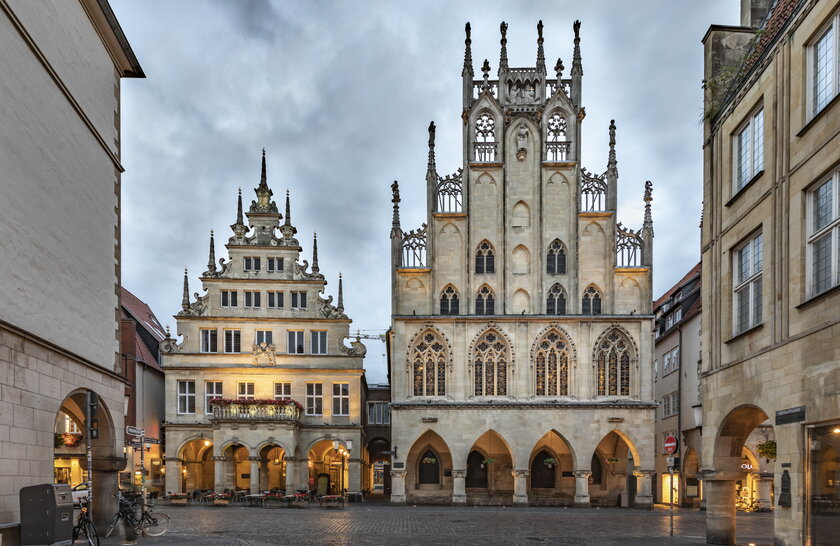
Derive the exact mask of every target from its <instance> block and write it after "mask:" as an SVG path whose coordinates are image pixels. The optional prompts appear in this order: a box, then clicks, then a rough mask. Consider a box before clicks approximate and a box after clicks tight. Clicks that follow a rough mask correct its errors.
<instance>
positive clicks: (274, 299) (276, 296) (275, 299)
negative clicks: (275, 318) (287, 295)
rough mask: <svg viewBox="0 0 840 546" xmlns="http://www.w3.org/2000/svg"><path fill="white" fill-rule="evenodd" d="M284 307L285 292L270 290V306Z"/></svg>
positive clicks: (274, 307) (272, 307)
mask: <svg viewBox="0 0 840 546" xmlns="http://www.w3.org/2000/svg"><path fill="white" fill-rule="evenodd" d="M281 307H283V292H277V291H275V290H269V292H268V308H269V309H280V308H281Z"/></svg>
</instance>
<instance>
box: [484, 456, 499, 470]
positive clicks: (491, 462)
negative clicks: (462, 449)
mask: <svg viewBox="0 0 840 546" xmlns="http://www.w3.org/2000/svg"><path fill="white" fill-rule="evenodd" d="M495 462H496V459H494V458H493V457H485V459H484V460H483V461H481V468H484V465H488V464H493V463H495Z"/></svg>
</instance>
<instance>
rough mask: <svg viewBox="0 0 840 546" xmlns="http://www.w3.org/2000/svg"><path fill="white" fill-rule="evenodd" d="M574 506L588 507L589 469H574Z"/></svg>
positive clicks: (590, 473) (589, 504)
mask: <svg viewBox="0 0 840 546" xmlns="http://www.w3.org/2000/svg"><path fill="white" fill-rule="evenodd" d="M574 475H575V508H589V507H590V506H592V503H591V502H590V501H589V476H591V475H592V471H591V470H575V471H574Z"/></svg>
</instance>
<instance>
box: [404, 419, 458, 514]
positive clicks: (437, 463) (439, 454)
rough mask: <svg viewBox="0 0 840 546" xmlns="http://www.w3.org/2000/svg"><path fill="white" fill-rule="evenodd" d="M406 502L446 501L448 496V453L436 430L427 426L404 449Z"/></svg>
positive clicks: (450, 489) (449, 486) (450, 455)
mask: <svg viewBox="0 0 840 546" xmlns="http://www.w3.org/2000/svg"><path fill="white" fill-rule="evenodd" d="M405 465H406V470H407V472H406V498H407V500H408V502H425V503H446V504H448V503H449V502H450V501H451V500H452V453H451V451H450V450H449V446H448V445H447V444H446V442H445V441H444V440H443V438H441V437H440V435H438V434H437V433H436V432H434V431H432V430H427V431H426V432H424V433H423V434H422V435H420V437H418V438H417V440H415V442H414V443H413V444H412V445H411V449H409V451H408V456H407V457H406V460H405Z"/></svg>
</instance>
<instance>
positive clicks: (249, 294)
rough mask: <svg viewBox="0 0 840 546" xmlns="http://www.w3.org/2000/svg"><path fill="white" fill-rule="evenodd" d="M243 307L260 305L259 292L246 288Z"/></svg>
mask: <svg viewBox="0 0 840 546" xmlns="http://www.w3.org/2000/svg"><path fill="white" fill-rule="evenodd" d="M245 307H260V293H259V292H255V291H252V290H246V291H245Z"/></svg>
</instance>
